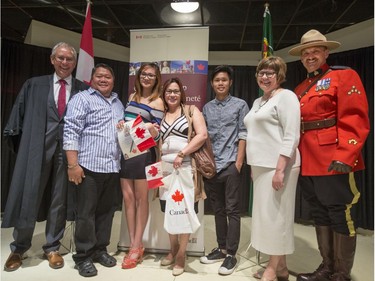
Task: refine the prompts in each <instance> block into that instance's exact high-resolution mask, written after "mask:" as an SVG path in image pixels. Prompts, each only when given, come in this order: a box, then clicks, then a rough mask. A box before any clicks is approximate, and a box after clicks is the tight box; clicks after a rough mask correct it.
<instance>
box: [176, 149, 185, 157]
mask: <svg viewBox="0 0 375 281" xmlns="http://www.w3.org/2000/svg"><path fill="white" fill-rule="evenodd" d="M177 156H178V157H181V158H184V157H185V154H184V153H183V152H182V151H179V152H178V153H177Z"/></svg>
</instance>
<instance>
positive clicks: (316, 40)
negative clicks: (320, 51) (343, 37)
mask: <svg viewBox="0 0 375 281" xmlns="http://www.w3.org/2000/svg"><path fill="white" fill-rule="evenodd" d="M340 45H341V44H340V43H339V42H336V41H327V38H326V37H325V36H324V35H323V34H321V33H320V32H319V31H318V30H315V29H311V30H309V31H307V32H306V33H305V34H304V35H303V36H302V38H301V44H300V45H298V46H297V47H294V48H292V49H290V50H289V52H288V53H289V55H291V56H300V55H301V51H302V50H303V49H306V48H310V47H314V46H324V47H327V48H328V49H329V50H333V49H336V48H338V47H340Z"/></svg>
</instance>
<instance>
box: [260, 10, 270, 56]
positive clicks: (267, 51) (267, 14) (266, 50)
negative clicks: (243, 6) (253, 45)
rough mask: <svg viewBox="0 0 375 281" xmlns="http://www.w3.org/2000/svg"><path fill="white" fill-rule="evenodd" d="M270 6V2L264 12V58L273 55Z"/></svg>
mask: <svg viewBox="0 0 375 281" xmlns="http://www.w3.org/2000/svg"><path fill="white" fill-rule="evenodd" d="M268 6H269V4H265V7H266V8H265V10H264V14H263V40H262V59H263V58H266V57H269V56H272V55H273V39H272V22H271V13H270V10H269V9H268Z"/></svg>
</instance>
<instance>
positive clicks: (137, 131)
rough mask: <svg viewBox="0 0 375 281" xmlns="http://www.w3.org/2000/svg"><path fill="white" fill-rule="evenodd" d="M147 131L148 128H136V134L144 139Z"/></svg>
mask: <svg viewBox="0 0 375 281" xmlns="http://www.w3.org/2000/svg"><path fill="white" fill-rule="evenodd" d="M145 132H146V130H145V129H142V128H140V127H138V128H137V129H136V130H135V134H136V136H137V137H138V138H140V139H144V138H145Z"/></svg>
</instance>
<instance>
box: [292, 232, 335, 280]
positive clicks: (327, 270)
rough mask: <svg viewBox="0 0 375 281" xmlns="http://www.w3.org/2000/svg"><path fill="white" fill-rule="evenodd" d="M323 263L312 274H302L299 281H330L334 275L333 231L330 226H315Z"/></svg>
mask: <svg viewBox="0 0 375 281" xmlns="http://www.w3.org/2000/svg"><path fill="white" fill-rule="evenodd" d="M315 231H316V238H317V240H318V246H319V251H320V255H321V256H322V258H323V261H322V263H321V264H320V265H319V267H318V269H316V270H315V271H314V272H312V273H300V274H298V275H297V281H329V280H330V277H331V275H332V274H333V266H334V262H333V231H332V229H331V227H330V226H320V225H317V226H315Z"/></svg>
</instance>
